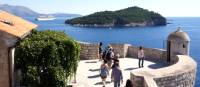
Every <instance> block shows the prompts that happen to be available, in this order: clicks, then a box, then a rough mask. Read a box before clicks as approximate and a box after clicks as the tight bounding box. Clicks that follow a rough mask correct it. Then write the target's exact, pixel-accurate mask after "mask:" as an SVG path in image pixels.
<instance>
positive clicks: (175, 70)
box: [131, 55, 197, 87]
mask: <svg viewBox="0 0 200 87" xmlns="http://www.w3.org/2000/svg"><path fill="white" fill-rule="evenodd" d="M176 58H178V62H177V63H175V64H173V65H170V66H168V67H163V68H159V69H150V68H144V69H142V68H141V69H137V70H134V71H132V72H131V74H132V75H134V76H142V77H144V79H145V82H146V84H147V85H148V86H149V87H157V86H156V83H155V81H154V80H153V79H154V78H162V77H167V76H173V75H178V74H182V73H184V72H189V71H192V70H196V68H197V63H196V62H195V61H194V60H193V59H192V58H191V57H190V56H186V55H177V57H176Z"/></svg>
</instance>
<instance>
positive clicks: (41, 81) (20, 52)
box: [15, 30, 80, 87]
mask: <svg viewBox="0 0 200 87" xmlns="http://www.w3.org/2000/svg"><path fill="white" fill-rule="evenodd" d="M79 55H80V45H79V44H78V43H77V42H76V41H74V40H73V39H71V38H69V37H68V36H67V35H66V34H65V33H64V32H56V31H49V30H46V31H35V30H34V31H33V32H32V34H30V35H29V36H28V37H26V38H25V39H23V40H22V41H21V42H20V43H19V45H18V46H17V47H16V53H15V63H16V64H15V66H16V69H20V70H21V71H22V78H23V82H22V83H21V84H22V85H23V86H28V87H66V85H67V82H68V80H70V77H71V76H73V75H74V74H75V72H76V70H77V66H78V61H79Z"/></svg>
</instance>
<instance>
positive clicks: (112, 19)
mask: <svg viewBox="0 0 200 87" xmlns="http://www.w3.org/2000/svg"><path fill="white" fill-rule="evenodd" d="M65 23H66V24H70V25H73V26H80V27H115V26H125V27H142V26H163V25H166V24H167V22H166V18H165V17H163V16H162V15H160V14H158V13H156V12H153V11H149V10H147V9H143V8H140V7H136V6H134V7H129V8H126V9H121V10H117V11H102V12H96V13H94V14H90V15H87V16H83V17H78V18H73V19H68V20H66V21H65Z"/></svg>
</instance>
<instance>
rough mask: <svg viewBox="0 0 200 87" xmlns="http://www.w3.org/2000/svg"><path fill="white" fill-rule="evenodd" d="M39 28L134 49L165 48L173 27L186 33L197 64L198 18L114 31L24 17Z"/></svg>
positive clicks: (199, 81) (198, 80)
mask: <svg viewBox="0 0 200 87" xmlns="http://www.w3.org/2000/svg"><path fill="white" fill-rule="evenodd" d="M25 19H28V20H29V21H31V22H34V23H36V24H38V25H39V27H38V30H46V29H50V30H56V31H64V32H65V33H66V34H68V35H69V36H71V37H72V38H74V39H76V40H78V41H83V42H92V43H98V42H103V43H104V44H108V43H129V44H132V45H135V46H140V45H142V46H145V47H151V48H152V47H153V48H162V49H165V48H166V39H167V36H168V35H169V34H170V33H171V32H174V31H175V30H176V29H177V27H181V28H182V30H184V31H186V32H187V33H188V34H189V36H190V39H191V48H190V55H191V56H192V57H193V58H194V59H195V60H196V61H197V62H198V63H199V62H200V45H199V44H200V17H169V18H167V20H168V22H169V23H170V24H168V25H167V26H160V27H126V28H125V27H116V28H111V29H109V28H81V27H73V26H70V25H67V24H64V21H65V20H66V19H68V18H57V19H56V20H53V21H35V20H34V18H31V17H28V18H25ZM197 68H198V70H197V76H196V83H195V87H200V71H199V69H200V67H199V66H198V67H197Z"/></svg>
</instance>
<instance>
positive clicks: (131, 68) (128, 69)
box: [124, 67, 138, 71]
mask: <svg viewBox="0 0 200 87" xmlns="http://www.w3.org/2000/svg"><path fill="white" fill-rule="evenodd" d="M134 69H138V68H133V67H130V68H126V69H124V71H130V70H134Z"/></svg>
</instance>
